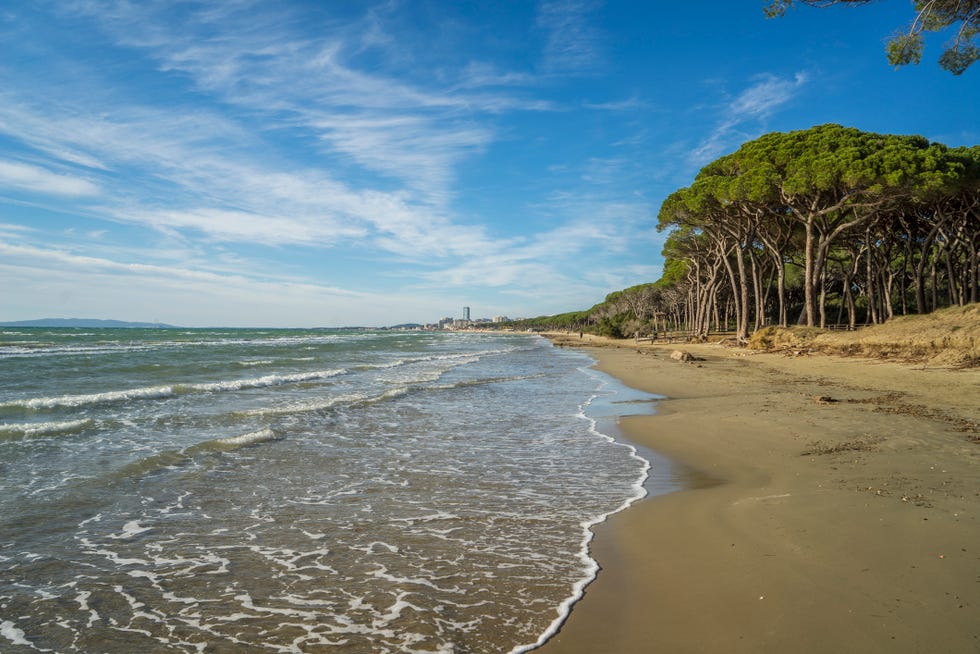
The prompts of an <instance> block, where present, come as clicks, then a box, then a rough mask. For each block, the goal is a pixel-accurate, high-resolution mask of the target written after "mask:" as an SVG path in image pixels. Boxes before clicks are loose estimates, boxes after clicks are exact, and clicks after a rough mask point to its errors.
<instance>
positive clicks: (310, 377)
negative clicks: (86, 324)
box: [0, 368, 346, 411]
mask: <svg viewBox="0 0 980 654" xmlns="http://www.w3.org/2000/svg"><path fill="white" fill-rule="evenodd" d="M345 372H346V370H344V369H343V368H337V369H333V370H318V371H313V372H301V373H295V374H289V375H264V376H262V377H249V378H245V379H230V380H226V381H218V382H206V383H199V384H172V385H167V386H145V387H142V388H130V389H126V390H121V391H106V392H104V393H87V394H81V395H60V396H57V397H34V398H27V399H21V400H9V401H7V402H3V403H0V408H4V407H6V408H21V409H29V410H32V411H41V410H45V409H58V408H65V407H67V408H76V407H81V406H87V405H92V404H110V403H115V402H126V401H130V400H161V399H167V398H172V397H176V396H178V395H186V394H189V393H217V392H227V391H240V390H244V389H249V388H265V387H268V386H282V385H285V384H298V383H302V382H311V381H318V380H322V379H328V378H330V377H335V376H337V375H342V374H344V373H345Z"/></svg>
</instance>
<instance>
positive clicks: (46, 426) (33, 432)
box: [0, 418, 92, 439]
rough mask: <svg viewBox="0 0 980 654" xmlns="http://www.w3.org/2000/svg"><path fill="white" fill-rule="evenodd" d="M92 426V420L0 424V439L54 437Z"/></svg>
mask: <svg viewBox="0 0 980 654" xmlns="http://www.w3.org/2000/svg"><path fill="white" fill-rule="evenodd" d="M91 424H92V420H90V419H88V418H85V419H82V420H63V421H58V422H27V423H11V424H6V425H4V424H0V439H4V438H22V437H26V438H30V437H32V436H54V435H56V434H73V433H77V432H80V431H82V430H83V429H85V428H86V427H88V426H90V425H91Z"/></svg>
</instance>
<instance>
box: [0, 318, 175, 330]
mask: <svg viewBox="0 0 980 654" xmlns="http://www.w3.org/2000/svg"><path fill="white" fill-rule="evenodd" d="M0 327H85V328H87V329H91V328H93V327H94V328H98V327H103V328H124V327H129V328H133V329H153V328H156V327H160V328H164V329H167V328H174V327H176V325H167V324H164V323H160V322H126V321H124V320H95V319H92V318H41V319H40V320H17V321H13V322H0Z"/></svg>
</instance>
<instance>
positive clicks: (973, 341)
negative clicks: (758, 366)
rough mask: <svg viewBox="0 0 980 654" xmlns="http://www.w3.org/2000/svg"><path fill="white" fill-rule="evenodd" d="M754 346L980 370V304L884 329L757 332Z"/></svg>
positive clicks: (906, 319) (902, 321)
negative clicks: (969, 367)
mask: <svg viewBox="0 0 980 654" xmlns="http://www.w3.org/2000/svg"><path fill="white" fill-rule="evenodd" d="M749 347H750V348H752V349H756V350H797V351H820V352H825V353H830V354H839V355H844V356H862V357H869V358H882V359H898V360H902V361H921V362H927V363H930V364H933V365H941V366H949V367H968V366H977V365H980V304H969V305H967V306H965V307H950V308H948V309H941V310H939V311H935V312H933V313H930V314H926V315H923V316H900V317H895V318H892V319H891V320H889V321H888V322H886V323H885V324H883V325H873V326H870V327H862V328H860V329H858V330H857V331H853V332H824V331H821V330H818V329H813V328H807V327H790V328H788V329H782V328H779V327H767V328H765V329H762V330H759V331H758V332H756V333H755V334H753V336H752V339H751V340H750V342H749Z"/></svg>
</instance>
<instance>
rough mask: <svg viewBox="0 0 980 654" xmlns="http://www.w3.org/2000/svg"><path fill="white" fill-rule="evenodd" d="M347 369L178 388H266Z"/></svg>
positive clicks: (318, 377)
mask: <svg viewBox="0 0 980 654" xmlns="http://www.w3.org/2000/svg"><path fill="white" fill-rule="evenodd" d="M345 372H347V370H345V369H344V368H335V369H333V370H316V371H312V372H298V373H293V374H289V375H276V374H273V375H263V376H262V377H249V378H246V379H229V380H226V381H219V382H207V383H203V384H186V385H178V386H177V390H178V391H181V390H184V389H187V390H190V391H201V392H206V393H213V392H216V391H240V390H243V389H246V388H265V387H267V386H282V385H284V384H299V383H302V382H310V381H318V380H321V379H329V378H330V377H336V376H337V375H342V374H344V373H345Z"/></svg>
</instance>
